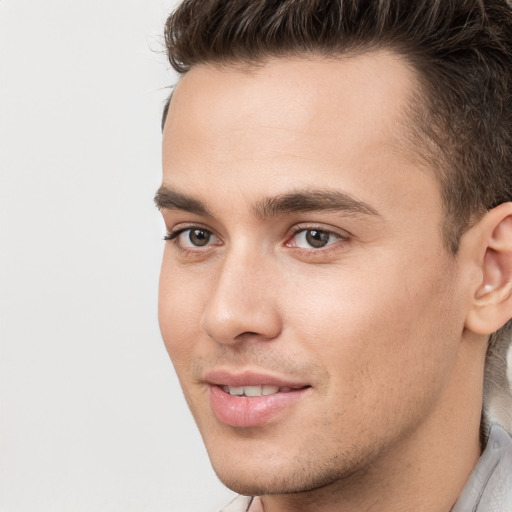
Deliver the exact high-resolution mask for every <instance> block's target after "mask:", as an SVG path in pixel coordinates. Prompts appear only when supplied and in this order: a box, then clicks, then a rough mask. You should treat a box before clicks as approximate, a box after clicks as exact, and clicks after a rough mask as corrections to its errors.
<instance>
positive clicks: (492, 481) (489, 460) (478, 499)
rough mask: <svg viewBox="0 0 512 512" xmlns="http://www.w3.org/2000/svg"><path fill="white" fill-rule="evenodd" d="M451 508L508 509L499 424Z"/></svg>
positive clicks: (505, 439)
mask: <svg viewBox="0 0 512 512" xmlns="http://www.w3.org/2000/svg"><path fill="white" fill-rule="evenodd" d="M257 501H259V500H254V499H253V498H251V497H248V496H238V497H237V498H235V500H234V501H232V502H231V503H230V504H229V505H228V506H227V507H225V508H223V509H222V510H221V511H220V512H252V511H253V509H254V512H256V511H257V510H260V508H259V504H258V503H257ZM251 504H252V506H251ZM451 512H512V437H510V435H509V434H508V433H507V432H506V431H505V430H504V429H503V428H502V427H500V426H499V425H496V424H495V425H492V426H491V430H490V432H489V439H488V441H487V445H486V447H485V450H484V452H483V453H482V456H481V457H480V459H479V460H478V463H477V465H476V466H475V469H474V470H473V471H472V473H471V475H470V477H469V479H468V481H467V483H466V485H465V486H464V489H463V490H462V493H461V494H460V496H459V499H458V500H457V503H455V505H454V507H453V508H452V510H451Z"/></svg>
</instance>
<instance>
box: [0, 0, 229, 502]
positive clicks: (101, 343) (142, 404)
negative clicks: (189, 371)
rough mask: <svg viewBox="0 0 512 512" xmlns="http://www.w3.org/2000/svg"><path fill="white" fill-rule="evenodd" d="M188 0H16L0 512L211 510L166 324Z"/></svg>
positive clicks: (4, 3)
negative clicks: (177, 23) (166, 247)
mask: <svg viewBox="0 0 512 512" xmlns="http://www.w3.org/2000/svg"><path fill="white" fill-rule="evenodd" d="M174 3H175V2H172V1H169V0H167V1H163V0H125V1H122V2H121V1H113V0H101V1H100V0H89V1H88V2H78V1H76V0H44V1H41V0H0V407H1V410H0V412H1V416H0V457H1V460H0V511H1V512H81V511H87V512H92V511H94V512H96V511H97V512H107V511H108V512H115V511H119V512H121V511H122V512H130V511H134V512H135V511H137V512H143V511H147V512H160V511H162V512H163V511H166V512H196V511H197V512H200V511H201V512H208V511H215V510H218V508H219V507H220V506H221V505H222V504H224V503H226V502H228V501H229V499H230V497H231V496H232V493H231V492H230V491H227V490H226V489H224V488H223V486H222V485H221V484H220V483H219V482H218V481H217V479H216V477H215V475H214V474H213V471H212V470H211V468H210V464H209V461H208V458H207V455H206V452H205V450H204V448H203V445H202V442H201V439H200V436H199V434H198V432H197V429H196V427H195V424H194V422H193V420H192V418H191V416H190V414H189V412H188V409H187V407H186V405H185V402H184V399H183V397H182V394H181V391H180V389H179V385H178V383H177V380H176V378H175V376H174V373H173V370H172V365H171V363H170V361H169V358H168V356H167V353H166V351H165V348H164V346H163V343H162V341H161V338H160V333H159V330H158V324H157V313H156V311H157V285H158V272H159V265H160V257H161V252H162V248H163V243H164V242H163V241H162V236H163V234H164V230H163V224H162V223H161V221H160V219H159V215H158V212H157V211H156V209H155V208H154V206H153V203H152V198H153V195H154V192H155V190H156V188H157V187H158V185H159V181H160V141H161V136H160V116H161V109H162V105H163V102H164V99H165V97H166V96H167V94H168V90H167V89H166V88H165V87H166V86H168V85H170V84H172V83H174V82H175V80H176V76H175V75H174V74H173V73H172V72H171V71H170V70H169V67H168V65H167V63H166V60H165V56H164V55H163V53H162V40H161V32H162V27H163V23H164V20H165V18H166V15H167V14H168V12H169V11H170V10H171V7H172V6H173V4H174Z"/></svg>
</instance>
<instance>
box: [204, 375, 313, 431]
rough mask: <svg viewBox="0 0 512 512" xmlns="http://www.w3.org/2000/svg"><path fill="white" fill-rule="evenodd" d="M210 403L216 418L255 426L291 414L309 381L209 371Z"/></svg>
mask: <svg viewBox="0 0 512 512" xmlns="http://www.w3.org/2000/svg"><path fill="white" fill-rule="evenodd" d="M206 381H207V384H208V387H209V400H210V407H211V410H212V412H213V414H214V415H215V417H216V418H217V420H218V421H220V422H221V423H223V424H224V425H228V426H231V427H240V428H248V427H257V426H261V425H265V424H268V423H270V422H277V421H281V420H283V419H284V417H285V416H286V415H288V414H292V413H293V411H294V410H295V409H296V405H297V404H298V402H300V401H301V400H302V399H304V398H306V396H307V395H308V394H309V392H310V391H311V390H312V387H311V385H309V384H303V383H297V382H288V381H286V380H285V379H280V378H275V377H270V376H265V375H258V374H251V373H244V374H238V375H234V374H228V373H225V372H222V373H221V372H216V373H211V374H209V375H208V377H207V379H206Z"/></svg>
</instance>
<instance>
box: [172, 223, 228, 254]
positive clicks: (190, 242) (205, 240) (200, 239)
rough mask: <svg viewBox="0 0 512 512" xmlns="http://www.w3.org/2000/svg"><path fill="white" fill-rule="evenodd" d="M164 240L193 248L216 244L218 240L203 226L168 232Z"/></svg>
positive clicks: (185, 247) (186, 247)
mask: <svg viewBox="0 0 512 512" xmlns="http://www.w3.org/2000/svg"><path fill="white" fill-rule="evenodd" d="M165 240H168V241H171V242H174V243H175V244H176V245H178V246H180V247H182V248H184V249H194V248H198V247H207V246H210V245H218V244H219V243H220V240H219V239H218V238H217V237H216V236H215V235H214V234H213V233H212V232H211V231H209V230H207V229H204V228H198V227H195V228H187V229H181V230H177V231H175V232H171V233H169V234H168V235H167V236H166V237H165Z"/></svg>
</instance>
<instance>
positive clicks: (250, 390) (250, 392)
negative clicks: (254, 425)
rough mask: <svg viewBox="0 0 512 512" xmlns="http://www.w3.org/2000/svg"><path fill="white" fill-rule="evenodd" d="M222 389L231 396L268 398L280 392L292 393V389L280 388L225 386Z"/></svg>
mask: <svg viewBox="0 0 512 512" xmlns="http://www.w3.org/2000/svg"><path fill="white" fill-rule="evenodd" d="M222 389H223V390H224V391H225V392H226V393H229V394H230V395H235V396H242V395H245V396H262V395H263V396H266V395H273V394H275V393H277V392H278V391H280V390H285V391H290V390H291V388H279V387H278V386H270V385H265V386H243V387H239V388H236V387H232V386H223V387H222Z"/></svg>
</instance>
